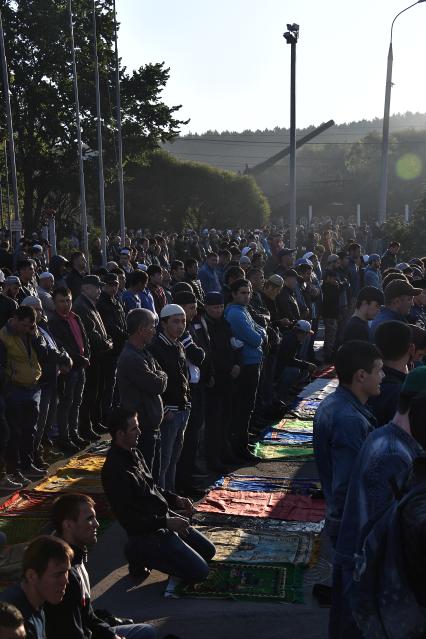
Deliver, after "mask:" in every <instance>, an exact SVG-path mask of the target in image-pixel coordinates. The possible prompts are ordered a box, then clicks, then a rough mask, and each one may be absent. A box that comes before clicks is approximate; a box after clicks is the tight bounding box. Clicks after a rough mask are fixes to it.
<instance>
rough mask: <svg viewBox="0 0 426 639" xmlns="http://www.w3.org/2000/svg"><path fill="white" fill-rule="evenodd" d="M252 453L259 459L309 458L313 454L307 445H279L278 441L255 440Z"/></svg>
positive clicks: (312, 450)
mask: <svg viewBox="0 0 426 639" xmlns="http://www.w3.org/2000/svg"><path fill="white" fill-rule="evenodd" d="M253 453H254V454H255V455H256V456H257V457H260V458H261V459H291V460H293V459H294V460H296V459H297V460H302V459H303V460H309V459H312V458H313V456H314V449H313V448H312V447H309V446H303V445H298V446H280V445H279V444H278V443H271V442H265V443H263V442H256V444H255V445H254V447H253Z"/></svg>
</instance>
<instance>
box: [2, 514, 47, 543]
mask: <svg viewBox="0 0 426 639" xmlns="http://www.w3.org/2000/svg"><path fill="white" fill-rule="evenodd" d="M52 529H53V527H52V525H51V523H50V520H49V518H48V517H0V531H1V532H3V533H4V534H5V535H6V538H7V543H8V544H21V543H25V542H29V541H30V540H31V539H33V538H34V537H38V535H43V534H45V533H47V534H48V533H50V532H52Z"/></svg>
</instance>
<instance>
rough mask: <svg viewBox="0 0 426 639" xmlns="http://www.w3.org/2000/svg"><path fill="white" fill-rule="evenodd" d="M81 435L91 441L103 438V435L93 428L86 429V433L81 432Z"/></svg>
mask: <svg viewBox="0 0 426 639" xmlns="http://www.w3.org/2000/svg"><path fill="white" fill-rule="evenodd" d="M80 437H81V438H82V439H85V440H87V441H88V442H90V443H93V442H98V441H99V440H100V438H101V436H100V435H98V433H95V431H94V430H92V429H91V428H90V429H89V430H85V431H84V433H80Z"/></svg>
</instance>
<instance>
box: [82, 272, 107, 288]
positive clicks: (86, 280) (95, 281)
mask: <svg viewBox="0 0 426 639" xmlns="http://www.w3.org/2000/svg"><path fill="white" fill-rule="evenodd" d="M81 283H82V285H84V284H91V285H92V286H97V287H98V288H102V287H104V286H105V284H104V283H103V282H102V281H101V280H100V279H99V277H98V276H97V275H85V276H84V277H83V280H82V282H81Z"/></svg>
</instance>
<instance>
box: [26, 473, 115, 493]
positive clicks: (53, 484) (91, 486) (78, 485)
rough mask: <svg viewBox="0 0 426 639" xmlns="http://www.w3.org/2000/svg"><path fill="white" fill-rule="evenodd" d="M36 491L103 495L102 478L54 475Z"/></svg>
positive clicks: (97, 476) (38, 486) (98, 476)
mask: <svg viewBox="0 0 426 639" xmlns="http://www.w3.org/2000/svg"><path fill="white" fill-rule="evenodd" d="M34 490H36V491H37V492H42V493H62V492H77V493H87V494H88V495H93V494H98V493H103V487H102V482H101V477H100V475H95V474H91V475H89V474H87V475H83V476H82V477H71V476H69V475H68V476H65V475H64V476H59V475H52V476H51V477H48V478H47V479H45V480H44V481H42V482H41V483H40V484H37V486H35V488H34Z"/></svg>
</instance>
